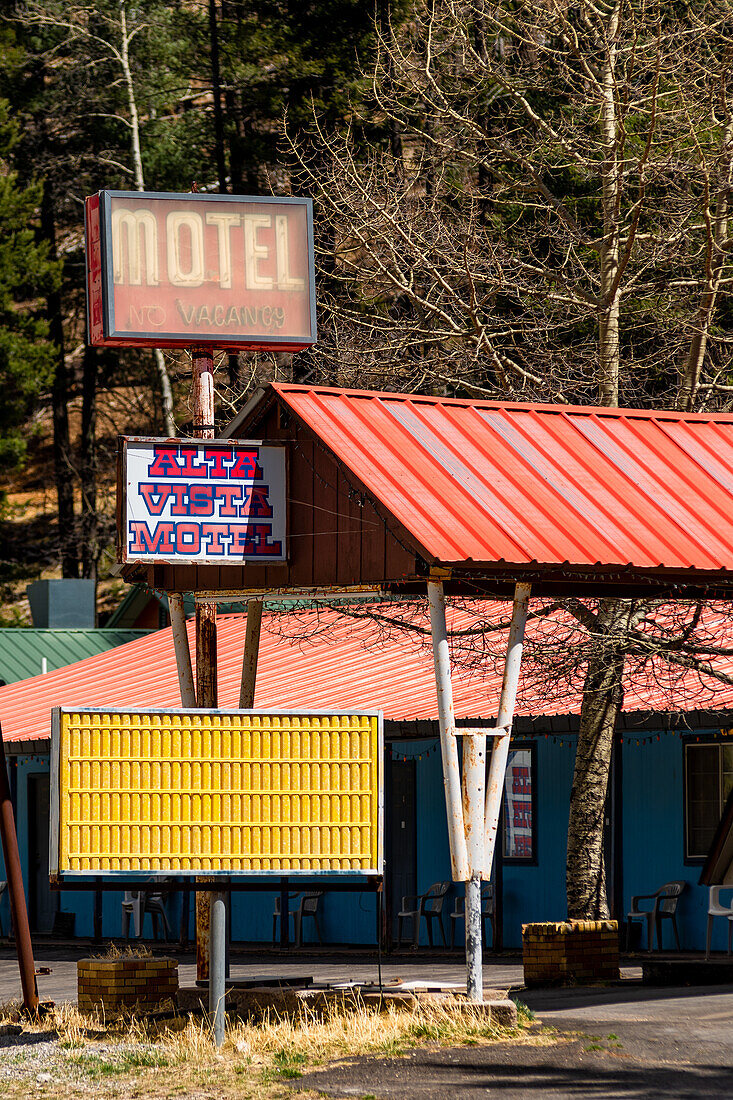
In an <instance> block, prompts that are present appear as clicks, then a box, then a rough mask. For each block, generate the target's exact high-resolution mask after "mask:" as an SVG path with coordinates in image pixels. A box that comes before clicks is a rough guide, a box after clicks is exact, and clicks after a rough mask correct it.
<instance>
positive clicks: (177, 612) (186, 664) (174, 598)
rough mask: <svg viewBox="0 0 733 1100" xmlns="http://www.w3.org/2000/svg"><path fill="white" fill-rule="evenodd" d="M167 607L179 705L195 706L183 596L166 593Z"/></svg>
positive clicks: (194, 689)
mask: <svg viewBox="0 0 733 1100" xmlns="http://www.w3.org/2000/svg"><path fill="white" fill-rule="evenodd" d="M168 609H169V611H170V616H171V630H172V631H173V648H174V650H175V653H176V669H177V670H178V685H179V688H180V692H181V706H183V707H195V706H196V687H195V685H194V682H193V667H192V665H191V647H190V646H189V644H188V631H187V630H186V613H185V611H184V610H183V596H182V595H181V593H180V592H169V593H168Z"/></svg>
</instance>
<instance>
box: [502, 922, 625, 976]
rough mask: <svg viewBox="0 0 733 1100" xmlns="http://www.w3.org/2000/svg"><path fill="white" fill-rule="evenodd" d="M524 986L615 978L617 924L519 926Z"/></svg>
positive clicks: (617, 972)
mask: <svg viewBox="0 0 733 1100" xmlns="http://www.w3.org/2000/svg"><path fill="white" fill-rule="evenodd" d="M522 949H523V956H524V984H525V985H526V986H537V985H582V984H584V983H585V982H604V981H613V980H615V979H617V978H618V977H619V969H618V921H615V920H568V921H563V922H562V923H560V922H558V923H557V924H550V923H548V924H523V925H522Z"/></svg>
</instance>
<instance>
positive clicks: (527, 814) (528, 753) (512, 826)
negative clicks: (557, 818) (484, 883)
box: [504, 745, 537, 863]
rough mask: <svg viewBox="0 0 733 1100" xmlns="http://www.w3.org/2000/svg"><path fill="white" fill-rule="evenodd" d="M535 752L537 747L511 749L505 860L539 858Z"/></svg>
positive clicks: (508, 766)
mask: <svg viewBox="0 0 733 1100" xmlns="http://www.w3.org/2000/svg"><path fill="white" fill-rule="evenodd" d="M534 753H535V746H534V745H519V746H517V748H514V749H510V751H509V759H508V761H507V769H506V777H505V779H504V859H505V860H511V861H516V862H518V863H526V862H534V861H535V859H536V855H537V848H536V839H535V822H536V820H537V813H536V805H535V792H536V784H535V774H534V772H535V768H534Z"/></svg>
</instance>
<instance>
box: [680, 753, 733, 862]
mask: <svg viewBox="0 0 733 1100" xmlns="http://www.w3.org/2000/svg"><path fill="white" fill-rule="evenodd" d="M732 787H733V745H722V744H719V743H718V744H716V743H713V742H708V743H707V744H704V745H697V744H695V745H692V744H687V745H685V858H686V859H705V857H706V856H707V854H708V849H709V848H710V845H711V843H712V840H713V837H714V835H715V830H716V829H717V827H718V824H719V822H720V818H721V816H722V813H723V807H724V806H725V802H726V799H727V798H728V795H729V794H730V792H731V788H732Z"/></svg>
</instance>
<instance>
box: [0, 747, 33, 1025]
mask: <svg viewBox="0 0 733 1100" xmlns="http://www.w3.org/2000/svg"><path fill="white" fill-rule="evenodd" d="M0 837H1V838H2V846H3V860H4V862H5V874H6V875H7V879H8V893H9V894H10V911H11V913H12V916H13V928H14V929H15V947H16V951H17V952H18V967H19V969H20V985H21V989H22V990H23V1008H24V1009H25V1010H26V1012H29V1013H31V1014H33V1015H35V1013H37V1012H38V985H37V983H36V965H35V962H34V961H33V943H32V942H31V930H30V925H29V924H28V910H27V908H26V904H25V890H24V889H23V872H22V870H21V866H20V854H19V852H18V835H17V833H16V831H15V816H14V814H13V803H12V800H11V798H10V784H9V783H8V768H7V763H6V760H5V743H4V741H3V731H2V728H0Z"/></svg>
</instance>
